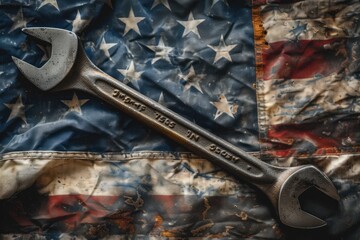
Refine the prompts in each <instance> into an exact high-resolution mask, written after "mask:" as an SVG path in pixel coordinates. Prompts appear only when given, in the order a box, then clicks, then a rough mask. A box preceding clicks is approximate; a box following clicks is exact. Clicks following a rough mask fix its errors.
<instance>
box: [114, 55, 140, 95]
mask: <svg viewBox="0 0 360 240" xmlns="http://www.w3.org/2000/svg"><path fill="white" fill-rule="evenodd" d="M117 70H118V71H119V72H120V73H121V74H122V75H123V76H124V80H126V81H128V82H131V83H132V84H133V85H134V86H135V87H136V88H137V89H139V84H138V81H139V80H140V77H141V74H142V73H143V71H142V72H137V71H136V69H135V64H134V61H131V62H130V65H129V67H128V68H127V69H117Z"/></svg>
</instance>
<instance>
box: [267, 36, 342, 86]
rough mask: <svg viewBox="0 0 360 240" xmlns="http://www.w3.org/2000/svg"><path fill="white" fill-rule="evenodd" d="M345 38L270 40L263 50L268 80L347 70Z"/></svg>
mask: <svg viewBox="0 0 360 240" xmlns="http://www.w3.org/2000/svg"><path fill="white" fill-rule="evenodd" d="M345 42H346V41H345V40H344V39H330V40H299V41H286V42H275V43H270V44H269V48H267V49H266V50H264V52H263V63H264V80H269V79H299V78H312V77H316V76H328V75H330V74H332V73H337V72H339V71H341V70H343V69H344V67H345V66H344V64H345V61H346V54H347V53H346V49H345Z"/></svg>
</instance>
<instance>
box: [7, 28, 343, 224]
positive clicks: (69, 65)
mask: <svg viewBox="0 0 360 240" xmlns="http://www.w3.org/2000/svg"><path fill="white" fill-rule="evenodd" d="M23 31H24V32H25V33H27V34H29V35H31V36H33V37H35V38H37V39H41V40H43V41H46V42H49V43H51V45H52V53H51V57H50V59H49V60H48V61H47V62H46V63H45V64H44V65H43V66H42V67H41V68H37V67H35V66H33V65H31V64H29V63H27V62H24V61H22V60H20V59H18V58H16V57H13V60H14V62H15V64H16V65H17V67H18V68H19V69H20V71H21V72H22V73H23V75H24V76H25V77H26V78H27V79H28V80H30V81H31V82H32V83H33V84H34V85H35V86H37V87H38V88H40V89H41V90H44V91H48V90H51V91H59V90H70V89H72V90H81V91H85V92H88V93H90V94H92V95H95V96H97V97H99V98H101V99H103V100H104V101H106V102H108V103H110V104H111V105H113V106H115V107H117V108H119V109H121V110H122V111H123V112H125V113H127V114H129V115H130V116H132V117H134V118H136V119H138V120H140V121H142V122H143V123H145V124H146V125H148V126H150V127H152V128H154V129H156V130H158V131H160V132H161V133H163V134H165V135H166V136H168V137H169V138H171V139H173V140H175V141H176V142H177V143H179V144H182V145H183V146H185V147H186V148H188V149H189V150H191V151H193V152H194V153H196V154H198V155H199V156H202V157H204V158H206V159H208V160H210V161H212V162H213V163H214V164H216V165H217V166H219V167H221V168H222V169H224V170H225V171H227V172H228V173H230V174H232V175H234V176H235V177H237V178H241V179H243V180H245V181H247V182H249V183H251V184H253V185H255V186H256V187H258V188H259V189H260V190H262V192H264V193H265V194H266V195H267V196H268V198H269V199H270V201H271V203H272V205H273V206H274V208H275V209H276V211H277V213H278V216H279V219H280V221H281V222H282V223H283V224H285V225H288V226H290V227H294V228H304V229H312V228H318V227H322V226H325V225H326V222H325V221H324V220H322V219H320V218H318V217H316V216H314V215H312V214H310V213H308V212H306V211H303V210H302V209H301V205H300V203H299V201H298V198H299V196H300V195H301V194H302V193H304V192H305V191H306V190H307V189H309V188H310V187H316V188H318V189H319V190H320V191H322V192H324V193H325V194H326V195H328V196H329V197H330V198H333V199H335V200H337V201H338V200H339V195H338V194H337V191H336V189H335V187H334V185H333V184H332V182H331V181H330V180H329V178H328V177H327V176H326V175H325V174H324V173H322V172H321V171H320V170H318V169H317V168H316V167H314V166H311V165H304V166H297V167H275V166H272V165H269V164H267V163H265V162H263V161H261V160H259V159H258V158H256V157H254V156H252V155H249V154H248V153H246V152H245V151H243V150H241V149H239V148H237V147H235V146H233V145H232V144H230V143H228V142H226V141H225V140H222V139H220V138H219V137H217V136H215V135H213V134H211V133H210V132H208V131H206V130H204V129H203V128H201V127H199V126H197V125H195V124H194V123H192V122H190V121H189V120H187V119H185V118H183V117H181V116H180V115H178V114H176V113H174V112H172V111H170V110H168V109H167V108H165V107H163V106H162V105H160V104H159V103H157V102H155V101H153V100H151V99H149V98H147V97H146V96H143V95H142V94H140V93H139V92H137V91H135V90H133V89H132V88H130V87H128V86H127V85H125V84H123V83H121V82H120V81H118V80H116V79H114V78H112V77H111V76H109V75H107V74H106V73H104V72H102V71H101V70H100V69H99V68H97V67H96V66H95V65H94V64H93V63H92V62H91V61H90V60H89V59H88V58H87V56H86V53H85V51H84V49H83V47H82V44H81V42H80V40H79V39H78V37H77V35H76V34H75V33H73V32H70V31H67V30H63V29H56V28H24V29H23Z"/></svg>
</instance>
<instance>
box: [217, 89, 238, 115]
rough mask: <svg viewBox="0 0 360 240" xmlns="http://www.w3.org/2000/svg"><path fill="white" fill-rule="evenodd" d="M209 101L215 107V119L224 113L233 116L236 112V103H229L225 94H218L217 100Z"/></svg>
mask: <svg viewBox="0 0 360 240" xmlns="http://www.w3.org/2000/svg"><path fill="white" fill-rule="evenodd" d="M210 103H211V104H212V105H214V107H216V113H215V117H214V120H216V119H217V118H218V117H220V116H221V115H222V114H224V113H225V114H227V115H228V116H230V117H232V118H234V113H236V112H237V109H238V106H237V105H236V104H230V103H229V102H228V100H227V99H226V97H225V95H220V97H219V101H218V102H210Z"/></svg>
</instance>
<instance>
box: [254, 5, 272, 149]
mask: <svg viewBox="0 0 360 240" xmlns="http://www.w3.org/2000/svg"><path fill="white" fill-rule="evenodd" d="M253 4H258V2H257V1H256V0H254V1H253ZM260 13H261V11H260V6H257V7H253V8H252V22H253V29H254V42H255V49H254V50H255V65H256V96H257V106H258V109H257V112H258V126H259V141H260V154H262V153H263V152H266V151H267V150H268V149H267V147H266V145H264V144H262V143H261V142H262V139H263V140H265V138H266V131H267V130H266V129H267V128H266V126H267V125H268V121H267V115H266V112H265V110H266V108H265V96H264V91H263V89H264V84H263V75H264V71H263V70H264V69H263V67H264V63H263V57H262V54H263V51H264V50H265V49H266V48H267V45H266V44H267V43H266V41H265V35H266V33H265V29H264V26H263V24H262V18H261V15H260Z"/></svg>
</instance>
